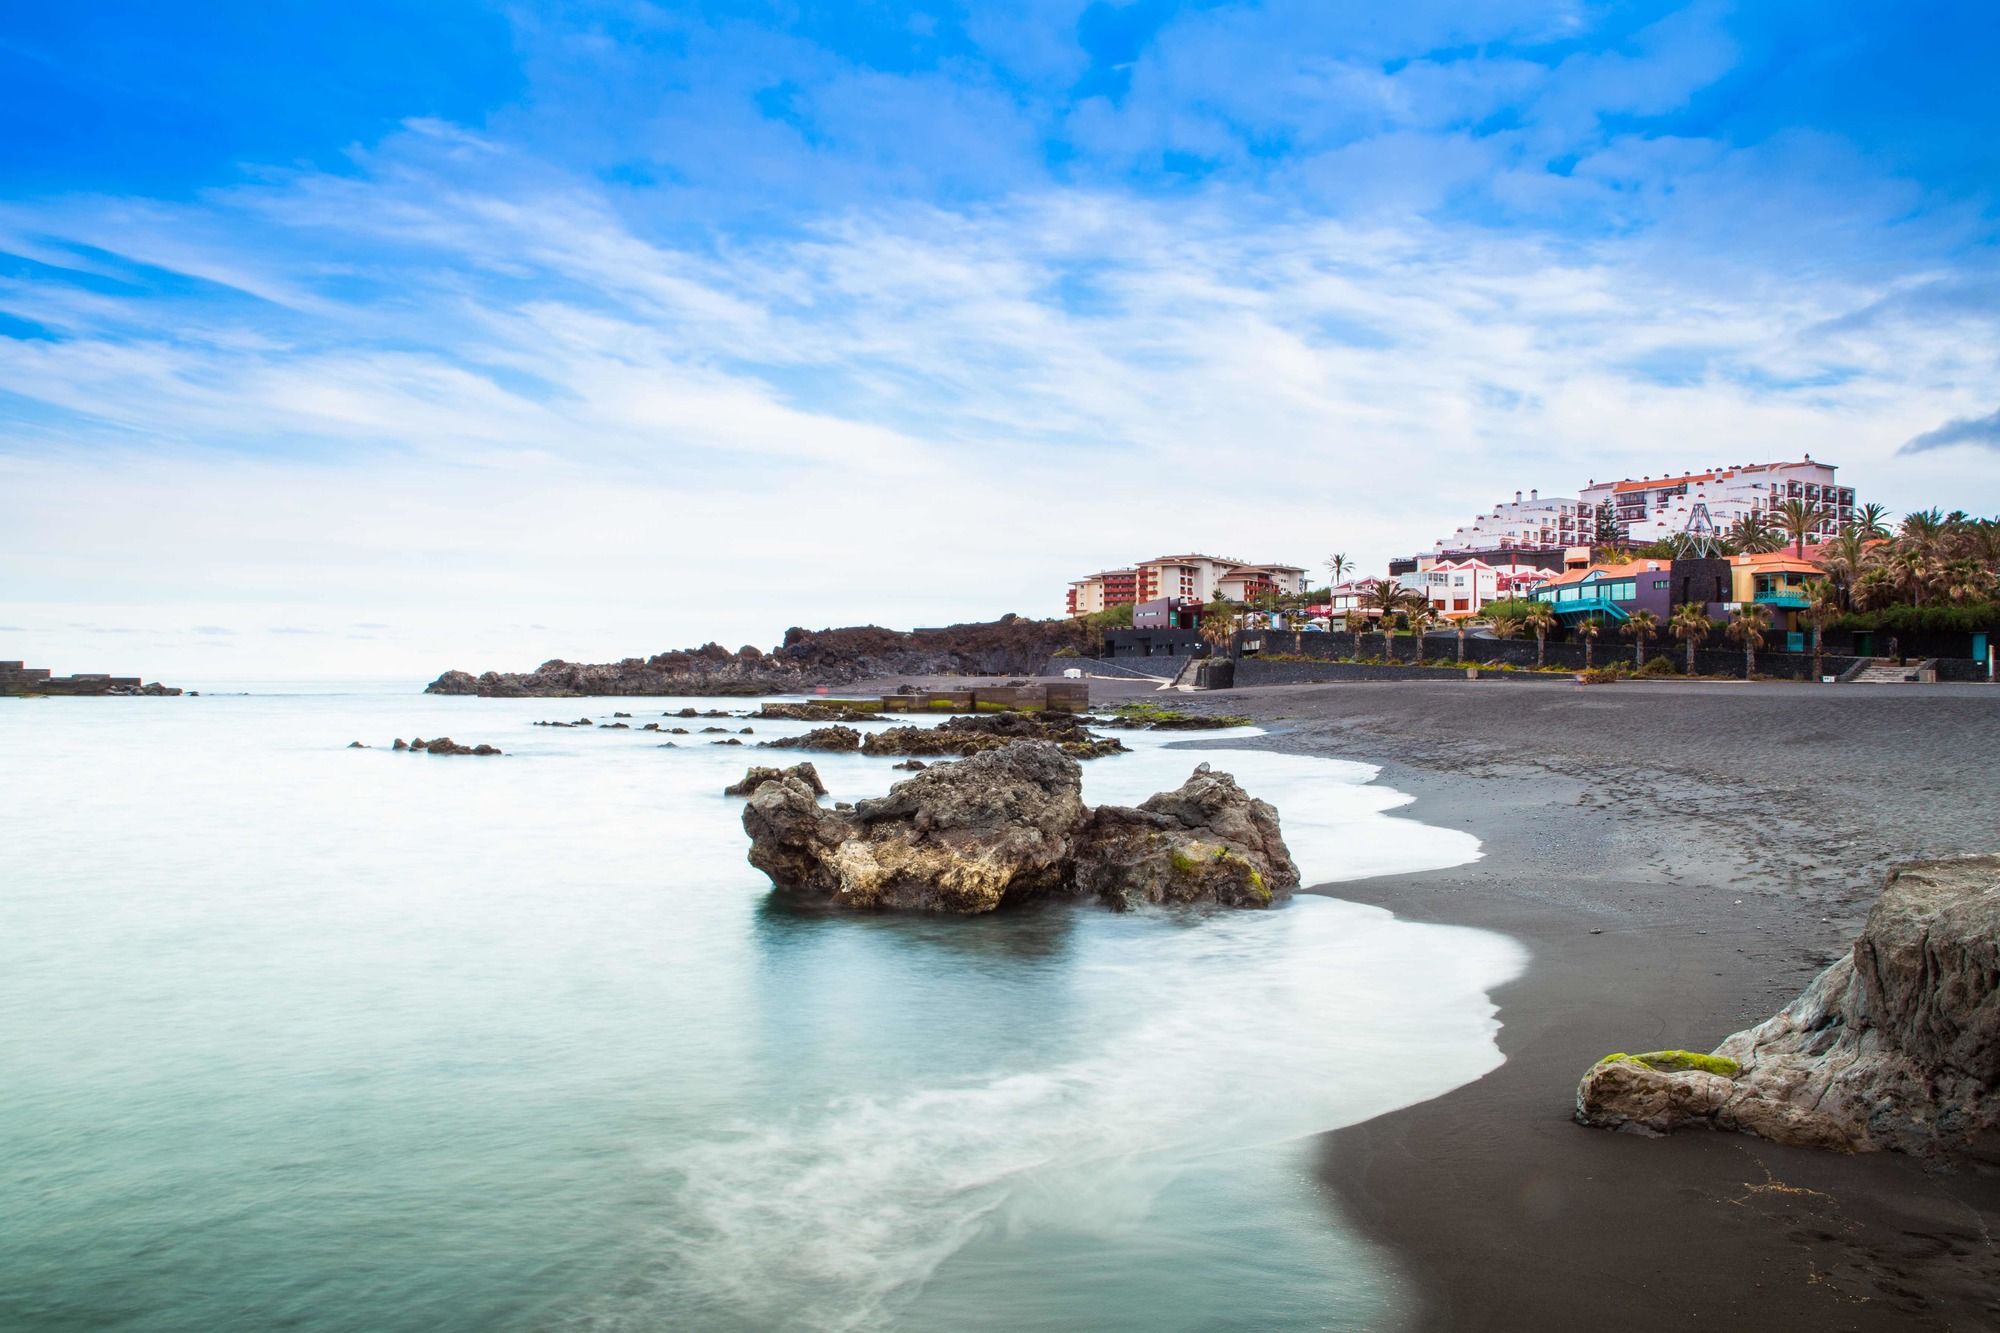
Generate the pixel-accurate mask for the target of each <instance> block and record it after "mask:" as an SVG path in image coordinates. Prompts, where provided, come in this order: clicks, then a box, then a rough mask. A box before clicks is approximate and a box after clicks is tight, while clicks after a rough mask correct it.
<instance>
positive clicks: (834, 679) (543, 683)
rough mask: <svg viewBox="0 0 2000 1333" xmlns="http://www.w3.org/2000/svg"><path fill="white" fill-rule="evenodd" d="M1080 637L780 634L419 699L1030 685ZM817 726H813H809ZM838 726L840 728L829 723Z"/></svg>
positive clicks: (579, 666) (970, 631) (437, 687)
mask: <svg viewBox="0 0 2000 1333" xmlns="http://www.w3.org/2000/svg"><path fill="white" fill-rule="evenodd" d="M1078 633H1079V631H1078V630H1077V628H1076V627H1075V626H1074V625H1073V624H1072V623H1071V622H1069V621H1064V620H1024V619H1022V618H1021V617H1019V616H1012V615H1008V616H1002V617H1001V618H1000V619H998V620H994V621H988V622H984V623H977V624H965V625H948V626H944V627H943V628H939V629H918V630H909V631H902V630H890V629H881V628H879V627H877V626H874V625H862V626H855V627H851V628H847V629H822V630H808V629H799V628H793V629H789V630H787V631H785V641H784V643H783V644H781V645H780V646H779V647H777V648H775V649H773V650H772V651H770V652H768V653H766V652H761V651H759V650H758V649H756V648H753V647H749V646H747V645H746V646H745V647H742V648H739V649H737V650H736V651H735V652H733V653H732V652H730V651H729V650H728V649H726V648H724V647H722V646H721V645H720V644H715V643H709V644H704V645H703V646H701V647H700V648H695V649H689V650H684V651H679V652H668V653H656V654H654V655H653V656H652V657H645V658H640V657H628V658H625V659H624V660H622V661H618V662H603V663H590V662H565V661H563V660H561V659H556V660H553V661H549V662H544V663H542V665H540V666H539V667H536V668H535V669H534V670H533V671H528V672H499V671H488V672H486V673H484V674H482V675H479V676H476V677H475V676H473V675H472V674H471V673H470V672H466V671H447V672H445V673H444V674H443V675H441V676H439V677H438V678H437V679H436V680H434V681H432V682H431V683H430V684H429V685H428V686H426V687H425V692H426V693H428V694H479V695H488V696H495V697H501V698H512V697H518V696H529V695H537V696H539V695H597V694H604V695H703V694H708V695H755V694H792V693H796V692H798V691H800V690H809V689H813V688H816V687H818V686H822V685H824V686H834V685H847V684H851V683H852V682H854V681H857V680H864V679H867V678H869V677H878V676H931V675H1015V676H1019V675H1033V674H1037V673H1039V672H1041V671H1043V670H1044V669H1046V667H1047V666H1048V662H1049V659H1050V658H1051V657H1052V656H1053V655H1054V654H1055V653H1056V651H1057V650H1058V649H1061V648H1064V647H1073V646H1076V641H1077V635H1078ZM813 720H818V719H813ZM833 720H839V719H833Z"/></svg>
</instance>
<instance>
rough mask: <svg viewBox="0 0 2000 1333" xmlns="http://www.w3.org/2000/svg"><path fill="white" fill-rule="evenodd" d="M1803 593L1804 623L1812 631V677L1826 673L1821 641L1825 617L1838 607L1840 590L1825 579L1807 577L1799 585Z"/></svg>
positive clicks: (1824, 629)
mask: <svg viewBox="0 0 2000 1333" xmlns="http://www.w3.org/2000/svg"><path fill="white" fill-rule="evenodd" d="M1799 591H1800V592H1802V593H1804V594H1805V597H1806V609H1805V617H1806V623H1807V624H1808V625H1811V626H1812V632H1813V646H1812V655H1813V679H1814V680H1819V679H1820V678H1821V677H1823V676H1825V675H1826V651H1825V646H1824V644H1823V642H1822V640H1823V638H1824V636H1825V633H1826V622H1827V618H1828V617H1829V616H1831V615H1833V614H1834V613H1835V612H1836V611H1838V610H1839V609H1840V590H1839V589H1837V588H1835V587H1834V586H1833V584H1832V583H1830V582H1828V581H1827V580H1826V579H1807V580H1806V581H1805V582H1804V583H1802V584H1800V585H1799Z"/></svg>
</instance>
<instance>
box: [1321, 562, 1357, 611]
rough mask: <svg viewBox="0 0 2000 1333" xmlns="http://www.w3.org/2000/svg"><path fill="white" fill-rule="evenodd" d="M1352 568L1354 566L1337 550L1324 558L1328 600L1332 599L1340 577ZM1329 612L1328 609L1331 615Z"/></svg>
mask: <svg viewBox="0 0 2000 1333" xmlns="http://www.w3.org/2000/svg"><path fill="white" fill-rule="evenodd" d="M1352 568H1354V566H1353V565H1351V564H1349V563H1348V561H1347V557H1346V556H1345V555H1341V554H1339V553H1338V552H1336V553H1335V554H1333V555H1330V556H1328V557H1327V558H1326V578H1327V584H1326V587H1327V592H1328V594H1329V596H1328V598H1327V600H1328V601H1329V602H1331V601H1332V600H1333V599H1332V596H1331V594H1332V592H1333V590H1334V589H1335V588H1338V587H1339V586H1340V580H1341V577H1342V576H1343V575H1345V574H1346V573H1347V571H1348V570H1350V569H1352ZM1331 614H1332V612H1331V610H1330V609H1329V611H1328V615H1329V616H1331Z"/></svg>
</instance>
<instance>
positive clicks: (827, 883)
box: [743, 741, 1299, 913]
mask: <svg viewBox="0 0 2000 1333" xmlns="http://www.w3.org/2000/svg"><path fill="white" fill-rule="evenodd" d="M759 773H762V774H767V775H770V776H765V777H763V778H761V779H760V780H759V782H758V784H757V785H756V786H755V787H754V788H753V789H752V790H751V793H750V800H749V803H748V804H747V805H746V806H745V807H744V810H743V827H744V831H745V832H747V833H748V834H749V835H750V863H751V864H752V865H754V866H756V867H757V868H758V869H760V870H762V871H764V873H766V874H767V875H769V876H770V877H771V880H772V883H773V884H775V885H776V886H777V887H778V889H779V890H780V891H781V892H784V893H787V894H790V895H793V896H797V897H802V898H806V899H810V900H813V901H817V902H821V903H824V904H826V905H829V906H833V907H840V908H858V909H866V908H900V909H907V910H917V911H937V912H959V913H976V912H990V911H993V910H995V909H996V908H1000V907H1005V906H1012V905H1015V904H1017V903H1022V902H1027V901H1030V900H1032V899H1035V898H1043V897H1065V898H1073V897H1079V896H1081V897H1087V898H1094V899H1097V900H1098V901H1100V902H1103V903H1104V904H1105V905H1107V906H1110V907H1113V908H1117V909H1121V910H1122V909H1125V908H1130V907H1134V906H1139V905H1149V904H1163V905H1188V904H1213V905H1218V906H1224V907H1268V906H1270V905H1271V904H1272V903H1273V902H1274V901H1277V900H1279V899H1281V898H1283V897H1284V896H1285V895H1287V894H1289V893H1290V892H1291V891H1292V890H1293V889H1294V888H1296V887H1297V885H1298V880H1299V875H1298V868H1297V867H1296V866H1294V865H1293V864H1292V859H1291V855H1290V853H1289V852H1288V851H1287V850H1286V848H1285V843H1284V839H1283V837H1282V836H1281V835H1280V833H1279V831H1278V815H1277V811H1276V810H1274V809H1272V808H1271V806H1270V805H1269V804H1268V803H1267V802H1264V801H1259V800H1255V799H1253V798H1252V797H1250V796H1249V795H1248V794H1247V793H1245V792H1244V791H1243V789H1242V788H1240V787H1238V786H1237V785H1236V781H1235V779H1234V778H1231V777H1230V776H1229V775H1228V774H1226V773H1215V772H1212V771H1210V769H1209V766H1208V765H1207V764H1203V765H1201V767H1200V768H1198V769H1196V770H1195V772H1194V774H1193V776H1191V777H1190V778H1189V779H1188V780H1187V782H1186V783H1184V784H1182V786H1181V787H1180V788H1179V789H1177V790H1175V791H1171V792H1162V793H1160V794H1158V795H1156V796H1153V797H1151V798H1149V799H1148V800H1147V801H1146V802H1144V803H1143V804H1141V805H1140V806H1139V807H1138V808H1137V809H1129V808H1126V807H1122V806H1104V807H1102V808H1100V809H1098V810H1096V811H1092V810H1090V809H1089V808H1088V807H1086V806H1085V805H1084V804H1083V797H1082V792H1083V783H1082V772H1081V770H1080V769H1079V768H1078V767H1077V762H1076V760H1074V759H1072V758H1071V757H1070V756H1068V755H1066V754H1064V753H1063V751H1062V749H1061V748H1060V747H1059V746H1057V745H1056V744H1054V743H1053V742H1049V741H1017V742H1015V743H1013V744H1011V745H1008V746H1005V747H1003V748H1000V749H993V750H986V751H983V752H981V753H979V754H976V755H974V756H972V757H971V758H969V759H963V760H960V761H958V762H956V763H948V764H937V765H933V766H931V767H928V768H924V769H923V770H922V771H920V772H919V773H918V774H917V775H916V776H915V777H912V778H908V779H906V780H904V781H902V782H899V783H897V784H896V785H895V786H894V787H893V788H891V789H890V792H889V794H888V795H887V796H885V797H881V798H879V799H877V800H870V801H862V802H859V803H858V804H857V805H856V806H855V807H854V809H853V810H852V811H851V812H850V811H846V810H843V809H839V808H836V809H834V810H826V809H824V808H822V807H821V806H820V805H819V803H818V801H817V799H816V797H817V795H818V794H819V793H817V792H815V791H814V790H813V789H812V787H811V786H809V785H808V784H807V783H805V782H803V781H801V780H799V779H798V778H797V777H794V776H793V775H792V774H790V773H774V772H773V771H772V770H768V769H763V770H752V776H755V775H756V774H759ZM814 776H815V777H816V776H817V775H816V774H815V775H814ZM749 780H750V779H749V778H748V777H746V779H745V781H746V782H748V781H749Z"/></svg>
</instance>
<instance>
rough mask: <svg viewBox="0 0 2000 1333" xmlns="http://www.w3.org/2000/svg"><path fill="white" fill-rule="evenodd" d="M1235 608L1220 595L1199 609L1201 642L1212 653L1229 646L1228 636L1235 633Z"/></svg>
mask: <svg viewBox="0 0 2000 1333" xmlns="http://www.w3.org/2000/svg"><path fill="white" fill-rule="evenodd" d="M1236 611H1237V608H1236V606H1235V604H1234V603H1232V602H1231V601H1230V600H1229V599H1228V598H1227V597H1224V596H1223V595H1222V594H1221V593H1217V594H1216V595H1215V599H1214V600H1213V601H1211V602H1209V603H1208V604H1207V605H1205V606H1203V607H1202V608H1201V641H1202V642H1203V643H1205V644H1207V645H1208V646H1209V648H1210V649H1211V650H1213V651H1221V650H1222V649H1225V648H1227V647H1228V646H1229V637H1230V635H1232V634H1234V633H1236Z"/></svg>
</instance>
